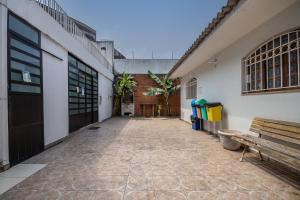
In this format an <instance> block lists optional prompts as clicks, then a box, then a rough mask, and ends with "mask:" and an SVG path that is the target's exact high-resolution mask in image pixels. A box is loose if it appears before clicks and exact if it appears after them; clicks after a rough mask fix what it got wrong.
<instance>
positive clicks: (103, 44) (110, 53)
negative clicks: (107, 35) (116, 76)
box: [97, 40, 114, 65]
mask: <svg viewBox="0 0 300 200" xmlns="http://www.w3.org/2000/svg"><path fill="white" fill-rule="evenodd" d="M97 46H98V48H99V49H100V51H101V53H102V55H103V56H104V57H105V58H106V59H107V61H108V62H109V63H110V64H111V65H113V59H114V41H109V40H101V41H97ZM101 48H105V50H104V49H103V50H102V49H101Z"/></svg>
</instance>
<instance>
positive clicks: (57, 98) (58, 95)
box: [0, 0, 114, 164]
mask: <svg viewBox="0 0 300 200" xmlns="http://www.w3.org/2000/svg"><path fill="white" fill-rule="evenodd" d="M6 5H7V7H8V8H9V9H10V10H11V11H12V12H13V13H15V14H16V15H18V16H20V17H21V18H23V19H24V20H26V21H28V22H29V23H30V24H31V25H33V26H35V27H36V28H38V29H39V30H40V31H41V32H42V38H41V43H42V49H44V50H46V51H48V52H51V53H52V54H54V55H56V56H57V57H59V58H62V59H63V60H62V61H61V60H59V59H57V58H55V57H53V56H51V55H49V54H48V53H45V52H43V78H44V83H43V89H44V135H45V141H44V142H45V145H48V144H50V143H52V142H54V141H57V140H59V139H61V138H63V137H65V136H67V135H68V124H69V122H68V57H67V55H68V52H70V53H72V54H73V55H75V56H76V57H78V58H79V59H81V60H82V61H83V62H85V63H86V64H87V65H89V66H91V67H92V68H94V69H95V70H97V71H98V74H99V77H101V84H99V91H101V92H102V95H103V103H102V105H101V112H100V113H101V114H100V116H101V117H100V120H103V119H106V118H108V117H110V116H111V114H112V98H111V97H112V80H113V78H114V75H113V74H112V65H111V64H109V62H108V61H107V60H106V59H105V58H104V57H103V56H101V58H100V59H97V58H95V57H94V56H93V55H91V54H90V53H89V51H88V50H87V49H86V48H85V47H84V46H83V45H82V43H80V42H79V41H78V40H76V39H75V38H74V37H72V36H71V35H70V34H69V33H68V32H66V31H65V30H64V29H63V28H62V27H61V26H60V25H59V24H58V23H57V22H56V21H55V20H54V19H52V18H51V17H50V16H49V14H47V13H46V12H44V11H43V9H42V8H41V7H39V6H38V5H37V4H36V3H35V2H34V1H31V0H9V1H7V2H6V0H0V162H1V161H3V164H8V163H9V146H8V144H9V140H8V111H7V8H6ZM101 60H102V61H101ZM99 94H100V93H99ZM99 110H100V109H99Z"/></svg>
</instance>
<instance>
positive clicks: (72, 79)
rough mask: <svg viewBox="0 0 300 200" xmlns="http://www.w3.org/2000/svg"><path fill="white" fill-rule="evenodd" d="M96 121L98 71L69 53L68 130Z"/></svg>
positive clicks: (74, 129)
mask: <svg viewBox="0 0 300 200" xmlns="http://www.w3.org/2000/svg"><path fill="white" fill-rule="evenodd" d="M97 121H98V73H97V72H96V71H95V70H93V69H92V68H90V67H89V66H87V65H86V64H84V63H82V62H81V61H79V60H78V59H77V58H75V57H74V56H71V55H69V131H70V132H73V131H76V130H78V129H80V128H82V127H84V126H86V125H89V124H91V123H94V122H97Z"/></svg>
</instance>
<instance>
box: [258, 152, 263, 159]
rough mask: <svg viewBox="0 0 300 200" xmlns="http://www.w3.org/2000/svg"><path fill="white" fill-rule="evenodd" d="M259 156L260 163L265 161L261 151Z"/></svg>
mask: <svg viewBox="0 0 300 200" xmlns="http://www.w3.org/2000/svg"><path fill="white" fill-rule="evenodd" d="M258 155H259V159H260V161H264V159H263V157H262V155H261V152H260V151H258Z"/></svg>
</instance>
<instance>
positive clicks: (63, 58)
mask: <svg viewBox="0 0 300 200" xmlns="http://www.w3.org/2000/svg"><path fill="white" fill-rule="evenodd" d="M42 2H43V3H44V2H45V1H30V0H9V1H6V0H1V1H0V26H1V28H0V38H1V40H0V87H1V89H0V100H1V101H0V130H1V132H0V163H1V165H2V166H8V165H11V166H12V165H15V164H17V163H19V162H22V161H23V160H25V159H27V158H29V157H31V156H33V155H35V154H37V153H39V152H41V151H43V150H44V149H45V148H48V147H50V146H52V145H53V144H56V143H57V142H59V141H61V140H63V139H64V138H66V137H68V136H69V135H70V134H71V133H72V132H74V131H76V130H78V129H80V128H82V127H84V126H86V125H88V124H92V123H94V122H98V121H102V120H105V119H107V118H109V117H110V116H111V115H112V96H113V90H112V81H113V79H114V75H113V66H112V64H111V62H110V61H109V60H108V59H107V58H106V57H105V56H104V55H103V54H102V53H101V50H99V49H98V47H97V44H96V43H94V42H93V41H91V40H90V39H89V38H87V37H86V30H85V32H84V31H81V29H80V28H78V26H77V25H76V23H75V21H74V20H73V19H72V18H71V17H69V16H68V15H67V14H66V13H65V12H64V11H63V10H62V8H61V7H59V5H58V4H56V3H55V5H53V7H51V8H50V7H49V6H46V5H45V4H43V3H42ZM52 2H53V1H52ZM47 5H52V4H47ZM76 22H77V23H78V21H76Z"/></svg>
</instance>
